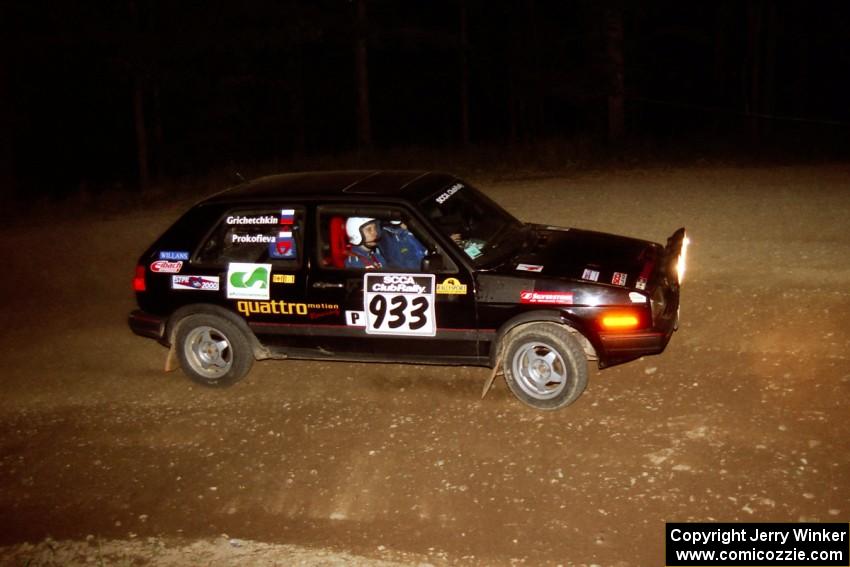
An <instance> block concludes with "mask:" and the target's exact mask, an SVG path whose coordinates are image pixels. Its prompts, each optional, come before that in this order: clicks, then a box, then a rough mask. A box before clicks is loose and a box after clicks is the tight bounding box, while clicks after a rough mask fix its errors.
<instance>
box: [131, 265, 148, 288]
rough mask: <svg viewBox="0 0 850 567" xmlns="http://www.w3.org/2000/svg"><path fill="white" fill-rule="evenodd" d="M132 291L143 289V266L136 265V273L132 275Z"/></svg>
mask: <svg viewBox="0 0 850 567" xmlns="http://www.w3.org/2000/svg"><path fill="white" fill-rule="evenodd" d="M133 291H145V267H144V266H142V265H139V266H136V275H135V276H134V277H133Z"/></svg>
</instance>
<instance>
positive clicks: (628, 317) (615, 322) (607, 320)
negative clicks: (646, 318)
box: [602, 313, 639, 329]
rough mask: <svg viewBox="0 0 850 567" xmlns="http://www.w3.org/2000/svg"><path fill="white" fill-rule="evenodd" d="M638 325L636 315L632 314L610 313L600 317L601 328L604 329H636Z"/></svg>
mask: <svg viewBox="0 0 850 567" xmlns="http://www.w3.org/2000/svg"><path fill="white" fill-rule="evenodd" d="M638 324H639V320H638V318H637V315H634V314H633V313H612V314H610V315H605V316H604V317H602V327H603V328H605V329H636V328H637V326H638Z"/></svg>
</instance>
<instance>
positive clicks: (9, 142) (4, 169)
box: [0, 42, 15, 202]
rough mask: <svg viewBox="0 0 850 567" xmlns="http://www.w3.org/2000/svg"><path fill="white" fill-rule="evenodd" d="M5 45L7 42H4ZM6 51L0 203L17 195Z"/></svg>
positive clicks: (0, 82) (0, 109)
mask: <svg viewBox="0 0 850 567" xmlns="http://www.w3.org/2000/svg"><path fill="white" fill-rule="evenodd" d="M2 43H5V42H2ZM6 53H8V52H7V51H6V50H5V49H4V50H3V53H2V54H0V202H3V201H6V200H7V199H11V198H12V197H13V196H14V195H15V170H14V145H13V144H14V131H15V130H14V124H13V117H14V116H15V113H14V109H13V108H12V92H11V85H10V83H11V81H9V68H8V63H7V61H6V60H5V58H6Z"/></svg>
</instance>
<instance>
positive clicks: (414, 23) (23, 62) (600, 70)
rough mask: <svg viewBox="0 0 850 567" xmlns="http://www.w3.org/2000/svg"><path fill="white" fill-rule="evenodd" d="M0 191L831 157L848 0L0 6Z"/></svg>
mask: <svg viewBox="0 0 850 567" xmlns="http://www.w3.org/2000/svg"><path fill="white" fill-rule="evenodd" d="M0 10H2V12H0V18H1V19H2V22H3V23H2V24H0V25H2V26H3V28H2V30H0V31H2V35H3V40H2V41H3V46H2V56H0V126H2V128H0V132H2V134H0V174H2V183H3V190H2V192H3V193H5V194H6V195H10V194H16V193H17V194H20V193H22V192H28V191H31V190H33V188H42V187H52V188H54V189H52V191H55V190H56V188H58V189H59V190H60V191H68V190H75V189H77V188H79V187H81V186H83V187H85V186H95V187H101V188H103V187H112V186H117V185H121V186H123V187H145V186H147V185H148V184H151V183H153V182H155V181H156V180H157V179H158V178H162V177H173V176H178V175H187V174H195V173H200V172H204V171H207V170H209V169H210V168H213V167H222V166H225V165H227V164H240V163H246V162H252V163H260V162H273V161H280V160H284V161H286V160H289V161H291V160H293V159H297V158H298V157H299V156H316V155H336V154H351V153H354V154H356V155H365V154H369V153H371V152H376V151H377V152H380V151H382V150H387V149H392V148H404V147H417V148H423V147H424V148H437V149H439V148H446V149H451V151H463V149H464V148H480V147H498V148H534V147H542V146H545V145H546V144H552V143H559V142H564V141H569V142H570V143H571V144H572V145H571V146H570V147H573V148H576V147H584V148H592V151H597V152H603V153H606V152H607V153H610V152H617V151H624V150H625V149H628V148H635V147H642V148H650V149H651V150H652V151H655V152H656V153H658V154H662V156H660V157H663V152H664V151H666V149H667V148H681V147H688V148H692V149H694V150H706V149H709V148H721V149H726V150H727V151H730V152H737V153H740V152H742V151H744V152H749V151H756V150H759V149H762V148H772V147H784V148H786V149H791V150H794V149H806V150H807V151H808V152H810V153H811V152H825V153H829V152H840V151H841V150H842V149H845V148H846V146H847V142H848V139H850V134H849V132H850V105H848V103H847V100H850V96H848V92H847V87H848V77H850V74H848V71H850V42H848V38H850V2H844V1H836V2H816V1H815V2H812V1H809V2H804V1H772V0H746V1H744V0H741V1H737V0H715V1H711V2H681V1H673V0H669V1H660V0H659V1H625V0H623V1H614V0H612V1H601V2H600V1H593V0H575V1H568V0H556V1H544V0H509V1H495V0H421V1H418V0H416V1H414V0H315V1H314V0H258V1H254V0H251V1H246V2H233V1H226V2H225V1H219V0H205V1H204V2H180V1H179V2H174V1H172V0H95V1H85V2H75V1H71V0H67V1H64V2H62V1H59V2H49V1H38V0H35V1H33V2H14V3H4V5H3V7H2V8H0Z"/></svg>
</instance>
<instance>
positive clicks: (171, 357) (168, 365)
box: [165, 341, 180, 372]
mask: <svg viewBox="0 0 850 567" xmlns="http://www.w3.org/2000/svg"><path fill="white" fill-rule="evenodd" d="M179 367H180V361H179V360H177V348H176V347H175V346H174V343H173V341H172V344H171V347H169V349H168V354H167V355H165V371H166V372H171V371H172V370H177V369H178V368H179Z"/></svg>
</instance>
